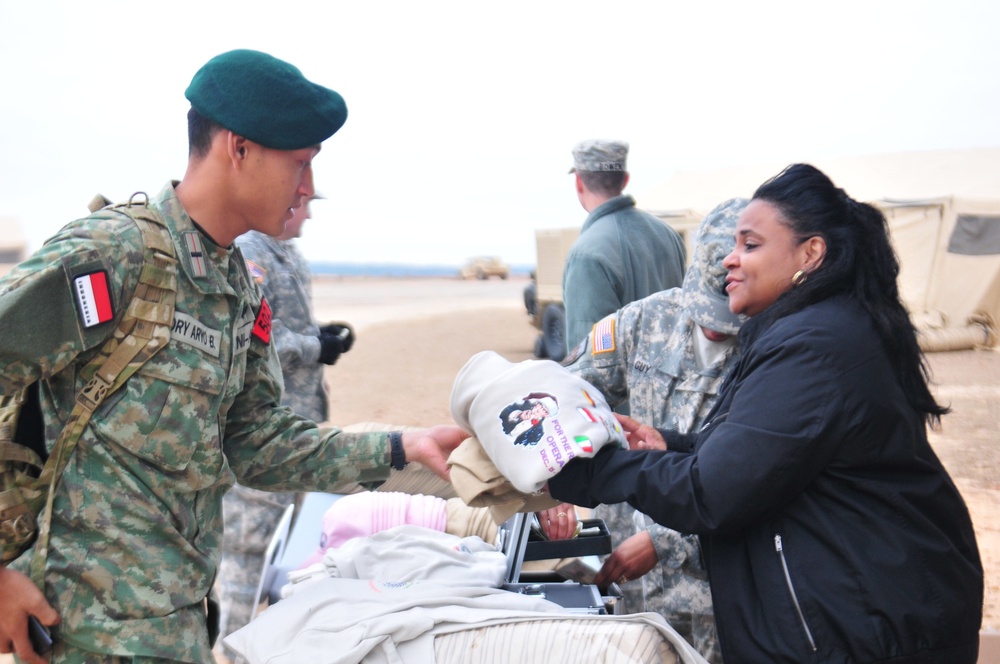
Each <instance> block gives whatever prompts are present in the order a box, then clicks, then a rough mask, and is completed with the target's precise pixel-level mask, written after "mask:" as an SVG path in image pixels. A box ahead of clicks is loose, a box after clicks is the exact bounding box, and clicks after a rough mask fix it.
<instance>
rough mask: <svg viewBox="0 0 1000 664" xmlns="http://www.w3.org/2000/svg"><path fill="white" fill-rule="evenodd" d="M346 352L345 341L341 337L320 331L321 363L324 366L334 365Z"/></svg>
mask: <svg viewBox="0 0 1000 664" xmlns="http://www.w3.org/2000/svg"><path fill="white" fill-rule="evenodd" d="M343 352H344V340H343V339H341V338H340V336H339V335H336V334H331V333H329V332H323V331H320V333H319V361H320V362H322V363H323V364H333V363H334V362H336V361H337V358H338V357H340V354H341V353H343Z"/></svg>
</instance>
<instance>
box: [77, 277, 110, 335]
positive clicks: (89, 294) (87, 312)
mask: <svg viewBox="0 0 1000 664" xmlns="http://www.w3.org/2000/svg"><path fill="white" fill-rule="evenodd" d="M73 290H74V292H75V293H76V309H77V312H79V314H80V322H81V323H82V324H83V326H84V327H85V328H90V327H94V326H95V325H100V324H101V323H106V322H107V321H109V320H111V319H112V318H114V317H115V312H114V309H113V307H112V306H111V290H110V288H109V286H108V273H107V272H106V271H104V270H98V271H96V272H90V273H88V274H81V275H78V276H76V277H73Z"/></svg>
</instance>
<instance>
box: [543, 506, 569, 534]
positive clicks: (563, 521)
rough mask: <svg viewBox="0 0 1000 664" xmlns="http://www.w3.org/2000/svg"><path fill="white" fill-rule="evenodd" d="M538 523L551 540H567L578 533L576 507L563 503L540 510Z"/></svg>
mask: <svg viewBox="0 0 1000 664" xmlns="http://www.w3.org/2000/svg"><path fill="white" fill-rule="evenodd" d="M538 523H539V524H540V525H541V527H542V532H544V533H545V536H546V537H548V538H549V539H550V540H566V539H571V538H572V537H573V536H575V535H576V524H577V518H576V508H575V507H573V506H572V505H570V504H569V503H563V504H562V505H557V506H556V507H552V508H550V509H547V510H542V511H541V512H538Z"/></svg>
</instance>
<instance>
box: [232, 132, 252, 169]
mask: <svg viewBox="0 0 1000 664" xmlns="http://www.w3.org/2000/svg"><path fill="white" fill-rule="evenodd" d="M249 144H250V141H248V140H247V139H245V138H243V137H242V136H240V135H239V134H234V133H233V132H229V135H228V136H227V137H226V152H227V155H228V157H229V159H230V161H232V162H233V164H234V165H236V164H238V163H239V162H242V161H245V160H246V158H247V154H248V153H249V151H250V146H249Z"/></svg>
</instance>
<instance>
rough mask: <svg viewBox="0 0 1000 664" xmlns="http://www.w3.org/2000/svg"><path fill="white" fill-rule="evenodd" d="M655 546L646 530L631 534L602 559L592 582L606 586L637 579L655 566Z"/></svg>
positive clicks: (599, 585)
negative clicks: (601, 563)
mask: <svg viewBox="0 0 1000 664" xmlns="http://www.w3.org/2000/svg"><path fill="white" fill-rule="evenodd" d="M657 560H658V558H657V557H656V548H655V547H654V546H653V538H652V537H650V535H649V532H648V531H645V530H644V531H642V532H641V533H636V534H635V535H632V536H631V537H629V538H628V539H627V540H625V541H624V542H622V543H621V545H620V546H619V547H618V548H617V549H615V550H614V551H613V552H612V553H611V555H610V556H608V559H607V560H605V561H604V565H602V566H601V569H600V571H598V572H597V576H595V577H594V583H595V584H596V585H597V587H598V588H607V587H608V586H610V585H611V584H612V583H618V584H622V583H625V582H626V581H632V580H633V579H638V578H639V577H640V576H642V575H643V574H645V573H646V572H648V571H649V570H651V569H653V567H655V566H656V562H657Z"/></svg>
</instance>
